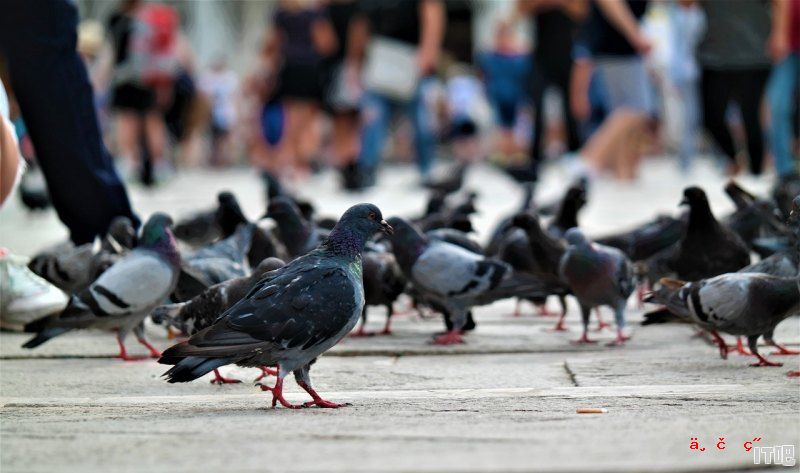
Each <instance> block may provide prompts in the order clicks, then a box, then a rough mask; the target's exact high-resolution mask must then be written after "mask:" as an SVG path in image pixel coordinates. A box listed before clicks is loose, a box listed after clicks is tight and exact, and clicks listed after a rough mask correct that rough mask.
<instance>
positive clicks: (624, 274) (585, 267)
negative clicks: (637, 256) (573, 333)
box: [559, 228, 635, 345]
mask: <svg viewBox="0 0 800 473" xmlns="http://www.w3.org/2000/svg"><path fill="white" fill-rule="evenodd" d="M565 238H566V240H567V243H568V244H569V247H568V248H567V251H566V252H565V253H564V256H563V257H562V258H561V262H560V264H559V273H560V275H561V279H562V280H563V281H564V282H566V283H567V284H568V285H569V287H570V288H571V289H572V293H573V294H574V295H575V297H576V298H577V299H578V303H579V304H580V306H581V316H582V318H583V336H582V337H581V338H580V339H578V340H577V342H576V343H581V344H583V343H593V341H592V340H589V337H588V330H589V312H590V310H591V309H592V308H593V307H598V306H601V305H607V306H610V307H611V308H612V309H614V319H615V321H616V324H617V338H616V340H614V341H613V342H611V343H610V344H609V345H622V344H623V343H625V341H626V340H628V338H629V337H627V336H625V334H624V332H623V329H624V328H625V304H626V301H627V300H628V297H629V296H630V295H631V293H633V289H634V286H635V283H634V280H633V265H632V263H631V262H630V260H629V259H628V257H627V256H625V253H623V252H622V251H620V250H618V249H616V248H611V247H608V246H603V245H598V244H596V243H592V242H590V241H589V240H587V239H586V237H585V236H584V235H583V233H582V232H581V231H580V230H579V229H577V228H571V229H569V230H567V233H566V235H565Z"/></svg>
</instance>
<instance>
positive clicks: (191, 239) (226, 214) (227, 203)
mask: <svg viewBox="0 0 800 473" xmlns="http://www.w3.org/2000/svg"><path fill="white" fill-rule="evenodd" d="M246 221H247V219H246V218H245V217H244V214H243V213H242V209H241V207H240V206H239V202H238V201H237V200H236V197H234V196H233V194H231V193H230V192H220V193H219V194H218V195H217V207H216V208H213V209H210V210H206V211H202V212H197V213H195V214H194V215H192V216H190V217H187V218H185V219H182V220H179V221H178V223H176V224H175V237H176V238H178V239H179V240H181V241H183V242H185V243H187V244H189V245H191V246H203V245H207V244H209V243H211V242H213V241H214V240H216V239H218V238H220V237H221V238H226V237H228V236H230V235H231V234H232V233H233V232H234V231H235V230H236V227H237V225H239V224H240V223H244V222H246ZM223 227H224V228H223Z"/></svg>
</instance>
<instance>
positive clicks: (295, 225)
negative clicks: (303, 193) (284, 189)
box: [266, 196, 324, 258]
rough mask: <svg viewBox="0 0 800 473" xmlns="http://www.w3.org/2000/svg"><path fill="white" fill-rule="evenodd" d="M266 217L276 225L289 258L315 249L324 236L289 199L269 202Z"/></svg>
mask: <svg viewBox="0 0 800 473" xmlns="http://www.w3.org/2000/svg"><path fill="white" fill-rule="evenodd" d="M266 217H268V218H271V219H273V220H275V222H276V223H277V224H278V235H279V237H280V240H281V241H282V242H283V244H284V245H285V246H286V249H287V250H288V252H289V257H290V258H297V257H299V256H302V255H304V254H306V253H308V252H309V251H311V250H313V249H314V248H316V247H317V245H319V244H320V242H322V240H323V238H324V234H323V233H322V232H321V231H320V229H318V228H316V227H315V226H314V225H313V224H311V223H310V222H308V221H307V220H306V219H305V218H304V217H303V215H302V214H301V213H300V209H299V208H298V207H297V205H296V204H295V203H294V201H292V200H291V199H290V198H289V197H285V196H277V197H275V198H273V199H272V200H270V203H269V207H268V208H267V214H266Z"/></svg>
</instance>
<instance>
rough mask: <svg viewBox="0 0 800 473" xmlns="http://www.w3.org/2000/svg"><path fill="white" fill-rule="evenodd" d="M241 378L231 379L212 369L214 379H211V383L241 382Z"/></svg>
mask: <svg viewBox="0 0 800 473" xmlns="http://www.w3.org/2000/svg"><path fill="white" fill-rule="evenodd" d="M241 382H242V381H241V380H238V379H233V378H226V377H224V376H222V375H221V374H220V372H219V370H218V369H215V370H214V379H212V380H211V384H219V385H222V384H236V383H241Z"/></svg>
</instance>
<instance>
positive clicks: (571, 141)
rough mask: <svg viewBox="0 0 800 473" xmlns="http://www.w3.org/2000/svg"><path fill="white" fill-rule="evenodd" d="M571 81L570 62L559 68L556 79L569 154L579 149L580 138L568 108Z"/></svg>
mask: <svg viewBox="0 0 800 473" xmlns="http://www.w3.org/2000/svg"><path fill="white" fill-rule="evenodd" d="M571 80H572V62H568V63H565V64H562V65H560V66H559V70H558V71H557V79H556V81H557V82H556V83H557V85H558V87H559V88H561V93H562V97H564V100H563V102H564V103H563V107H562V109H563V113H564V127H565V128H566V132H567V149H568V150H569V151H571V152H575V151H578V150H579V149H580V148H581V145H582V144H583V143H581V138H580V134H579V133H578V123H577V122H576V121H575V117H574V116H573V115H572V109H571V108H570V105H569V104H570V100H571V94H570V87H569V83H570V81H571Z"/></svg>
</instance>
